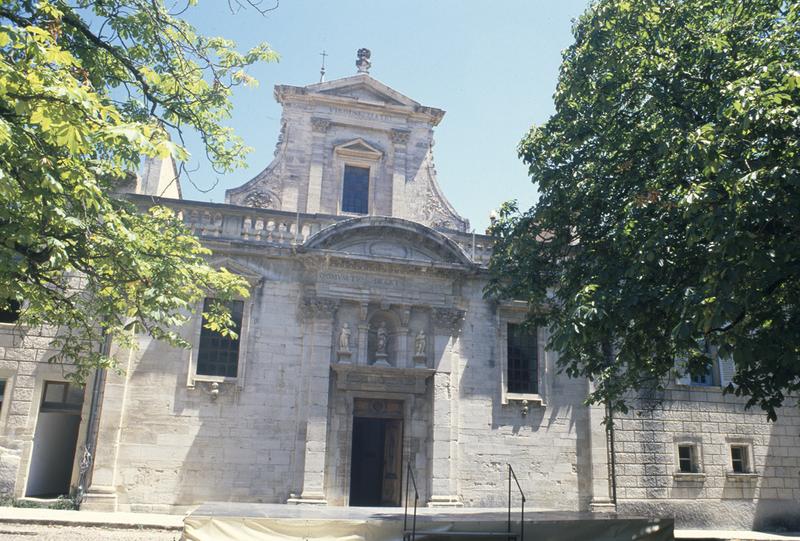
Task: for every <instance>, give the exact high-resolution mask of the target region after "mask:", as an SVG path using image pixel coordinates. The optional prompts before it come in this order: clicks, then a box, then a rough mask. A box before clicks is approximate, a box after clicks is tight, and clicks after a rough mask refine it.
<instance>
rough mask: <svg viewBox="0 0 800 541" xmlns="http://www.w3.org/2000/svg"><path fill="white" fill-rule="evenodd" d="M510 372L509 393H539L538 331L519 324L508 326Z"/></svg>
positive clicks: (508, 380) (508, 377) (508, 375)
mask: <svg viewBox="0 0 800 541" xmlns="http://www.w3.org/2000/svg"><path fill="white" fill-rule="evenodd" d="M507 347H508V357H507V363H508V365H507V366H508V371H507V374H506V376H507V380H506V381H507V388H508V392H509V393H530V394H537V393H538V392H539V360H538V358H537V349H538V347H537V341H536V330H535V329H533V330H529V329H528V328H526V327H524V326H523V325H520V324H517V323H509V324H508V344H507Z"/></svg>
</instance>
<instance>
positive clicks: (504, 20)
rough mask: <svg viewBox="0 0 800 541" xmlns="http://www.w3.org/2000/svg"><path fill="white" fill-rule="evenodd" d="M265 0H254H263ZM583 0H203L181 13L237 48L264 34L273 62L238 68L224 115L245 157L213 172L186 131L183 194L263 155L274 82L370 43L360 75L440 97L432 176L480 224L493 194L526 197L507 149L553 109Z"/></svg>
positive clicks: (226, 184) (332, 75) (215, 192)
mask: <svg viewBox="0 0 800 541" xmlns="http://www.w3.org/2000/svg"><path fill="white" fill-rule="evenodd" d="M268 2H270V0H264V4H263V5H267V3H268ZM587 6H588V1H587V0H527V1H524V0H495V1H494V2H478V1H474V0H462V1H456V0H402V1H398V0H394V1H392V2H388V1H385V0H372V1H364V0H359V1H355V0H326V1H323V0H316V1H312V0H281V1H280V5H279V6H278V8H277V9H275V10H273V11H271V12H269V13H268V14H267V15H265V16H261V15H260V14H258V13H257V12H256V11H254V10H253V9H249V10H242V11H239V12H238V13H236V14H233V13H231V11H230V10H229V8H228V1H227V0H204V1H201V2H200V3H199V6H198V7H196V8H193V9H191V10H189V12H187V13H186V14H185V17H186V18H187V19H188V20H189V21H190V22H191V23H192V24H194V25H195V26H196V27H197V29H198V31H199V32H201V33H203V34H206V35H218V36H224V37H226V38H230V39H233V40H234V41H236V42H237V44H238V46H239V48H240V50H241V49H244V48H246V47H251V46H253V45H255V44H256V43H259V42H262V41H266V42H267V43H269V44H270V46H271V47H272V48H273V49H274V50H275V51H277V52H278V53H279V55H280V61H279V62H278V63H269V64H261V65H258V66H255V67H252V68H250V69H249V70H248V71H249V73H250V74H251V75H253V76H255V77H256V78H257V79H258V80H259V83H260V84H259V86H258V87H256V88H238V89H236V91H235V93H234V97H233V104H234V112H233V117H232V118H231V119H230V121H229V122H228V124H229V125H230V126H232V127H233V128H234V130H235V131H236V133H237V134H239V135H240V136H242V137H243V138H244V139H245V142H246V143H247V144H248V145H250V146H251V147H253V148H254V151H253V152H252V153H251V154H250V155H249V156H248V167H247V168H245V169H239V170H237V171H235V172H233V173H229V174H226V175H224V176H219V175H217V174H216V173H215V172H214V171H213V170H212V169H211V168H210V166H208V164H207V163H205V162H204V161H203V160H202V159H200V158H199V156H202V152H201V151H200V146H199V142H198V141H197V140H193V139H190V140H189V145H190V146H189V151H190V152H192V154H193V155H194V156H198V158H193V159H192V160H191V161H190V163H189V165H190V166H192V167H198V169H197V171H195V172H194V173H193V174H192V178H193V180H194V182H195V184H197V186H198V187H199V188H202V189H203V190H208V189H209V188H211V187H212V186H214V184H215V182H216V186H215V187H214V188H213V189H211V190H210V191H205V192H203V191H200V190H198V189H197V188H195V187H194V186H192V185H191V184H190V183H188V182H186V181H184V182H183V183H182V188H183V196H184V197H185V198H187V199H194V200H201V201H214V202H222V201H224V198H225V190H226V189H229V188H233V187H235V186H239V185H241V184H243V183H244V182H246V181H247V180H249V179H251V178H252V177H254V176H255V175H256V174H257V173H259V172H260V171H261V170H262V169H264V168H265V167H266V166H267V165H269V163H270V161H271V160H272V157H273V150H274V148H275V143H276V142H277V138H278V132H279V129H280V115H281V109H280V106H279V105H278V104H277V103H276V102H275V99H274V98H273V95H272V89H273V87H274V86H275V85H276V84H289V85H298V86H302V85H307V84H312V83H316V82H319V70H320V64H321V60H322V56H321V55H320V53H321V52H322V51H323V50H324V51H325V52H326V53H327V55H328V56H327V57H326V71H327V74H326V80H328V81H330V80H333V79H337V78H340V77H347V76H350V75H354V74H355V73H356V67H355V60H356V50H358V49H359V48H361V47H366V48H368V49H370V50H371V51H372V59H371V60H372V68H371V70H370V75H371V76H372V77H374V78H376V79H378V80H380V81H381V82H383V83H384V84H387V85H389V86H390V87H392V88H394V89H395V90H397V91H398V92H401V93H403V94H405V95H407V96H408V97H410V98H412V99H414V100H416V101H417V102H419V103H421V104H423V105H427V106H430V107H437V108H440V109H444V110H445V111H446V114H445V116H444V119H443V120H442V122H441V124H439V126H438V127H437V128H436V130H435V132H434V138H435V141H436V145H435V147H434V159H435V164H436V170H437V172H438V181H439V184H440V186H441V187H442V190H443V192H444V193H445V195H446V196H447V198H448V199H449V200H450V202H451V203H452V204H453V206H454V207H455V209H456V210H457V211H458V212H459V214H461V215H462V216H464V217H465V218H467V219H469V220H470V223H471V227H472V228H474V229H475V231H477V232H483V230H484V229H485V228H486V227H487V225H488V222H489V213H490V211H491V210H492V209H493V208H497V207H498V206H499V205H500V204H501V203H502V202H503V201H507V200H509V199H517V200H518V201H519V203H520V205H521V206H523V207H528V206H530V205H532V204H533V203H534V202H535V200H536V187H535V185H534V184H533V183H532V182H531V179H530V178H529V177H528V174H527V168H526V166H525V165H524V164H523V163H522V161H521V160H520V159H519V158H518V157H517V145H518V144H519V141H520V140H521V139H522V138H523V137H524V136H525V134H526V132H527V131H528V129H529V128H530V127H531V126H532V125H534V124H541V123H544V122H545V121H546V120H547V118H548V117H549V116H550V115H551V114H552V113H553V99H552V96H553V92H554V91H555V87H556V83H557V80H558V69H559V65H560V62H561V52H562V51H563V50H564V49H566V48H567V47H568V46H569V45H570V44H571V43H572V42H573V38H572V34H571V29H572V21H573V19H575V18H577V17H578V16H579V15H580V14H581V13H582V12H583V11H584V10H585V9H586V7H587Z"/></svg>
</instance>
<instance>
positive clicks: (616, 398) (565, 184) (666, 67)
mask: <svg viewBox="0 0 800 541" xmlns="http://www.w3.org/2000/svg"><path fill="white" fill-rule="evenodd" d="M573 32H574V37H575V43H574V44H573V45H572V46H571V47H569V49H567V50H566V51H565V53H564V56H563V63H562V66H561V72H560V77H559V82H558V87H557V90H556V94H555V109H556V112H555V114H554V115H553V116H552V117H551V118H550V119H549V120H548V121H547V122H546V123H545V124H544V125H542V126H535V127H533V128H532V129H531V130H530V132H529V133H528V135H527V136H526V137H525V138H524V140H523V141H522V142H521V144H520V147H519V152H520V156H521V157H522V158H523V160H524V161H525V163H526V164H527V165H528V166H529V171H530V174H531V176H532V178H533V180H534V181H535V182H536V183H537V184H538V186H539V190H540V199H539V200H538V202H537V204H536V205H535V206H534V207H533V208H531V209H529V210H527V211H524V212H520V211H518V209H517V208H516V207H515V205H514V204H513V203H509V204H506V205H505V206H504V207H503V209H502V211H501V216H500V219H499V220H498V221H497V223H496V224H495V226H494V229H493V232H494V234H495V235H496V237H497V241H498V244H497V246H496V248H495V254H494V257H493V259H492V262H491V265H490V269H491V272H492V280H491V283H490V285H489V287H488V289H487V291H488V293H490V294H492V295H497V296H500V297H513V298H518V299H526V300H528V301H530V302H531V304H532V305H533V306H537V307H543V308H542V310H540V311H538V312H537V313H536V314H534V315H532V316H531V321H533V322H538V323H539V324H549V325H550V327H551V331H552V332H551V344H550V345H551V347H553V348H555V349H556V350H558V351H560V352H561V365H562V367H563V368H564V369H565V370H566V372H567V373H568V374H569V375H571V376H575V377H579V376H580V377H588V378H590V379H592V380H594V381H595V391H594V393H593V394H592V396H591V398H590V399H591V400H592V401H595V402H607V403H609V404H611V405H612V406H613V407H614V408H616V409H625V408H626V406H625V396H626V392H628V391H631V390H635V389H641V388H651V389H663V388H664V386H665V385H666V384H667V383H668V382H669V381H670V380H672V371H673V368H674V363H675V359H683V360H686V361H687V363H686V366H687V370H688V371H689V372H690V373H692V374H701V373H703V372H704V371H705V370H707V369H708V367H709V366H711V365H712V363H713V357H714V356H715V355H719V356H721V357H729V356H732V357H733V360H734V362H735V366H736V375H735V378H734V381H733V385H731V386H729V387H728V389H727V391H728V392H735V393H736V394H737V395H744V396H747V397H748V398H749V400H748V407H749V406H753V405H756V404H757V405H759V406H761V407H762V408H763V409H764V410H766V412H767V414H768V416H769V418H771V419H775V417H776V408H778V407H779V406H780V405H781V404H782V403H783V402H784V400H785V398H786V396H787V394H788V393H796V392H797V391H798V389H800V356H799V355H798V352H800V304H799V303H800V174H798V169H800V2H798V1H797V0H788V1H787V0H747V1H742V0H636V1H633V0H600V1H599V2H597V3H596V4H594V5H593V6H592V7H591V8H590V9H589V10H588V11H587V12H586V13H585V14H584V15H583V16H582V17H581V18H580V19H579V20H578V21H577V22H576V23H575V25H574V29H573Z"/></svg>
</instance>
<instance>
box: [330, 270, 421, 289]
mask: <svg viewBox="0 0 800 541" xmlns="http://www.w3.org/2000/svg"><path fill="white" fill-rule="evenodd" d="M317 279H318V281H320V282H331V283H336V284H347V285H352V286H357V287H377V288H395V289H401V288H403V287H404V286H405V282H406V280H405V278H403V277H402V276H381V275H377V274H362V273H355V272H347V271H341V270H324V271H320V273H319V275H318V276H317Z"/></svg>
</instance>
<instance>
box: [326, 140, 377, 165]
mask: <svg viewBox="0 0 800 541" xmlns="http://www.w3.org/2000/svg"><path fill="white" fill-rule="evenodd" d="M334 150H335V151H336V152H338V153H341V154H351V155H359V156H362V157H365V158H369V159H375V160H377V159H380V158H381V156H383V152H382V151H381V150H380V149H377V148H375V147H374V146H372V145H370V144H369V143H367V142H366V141H364V140H363V139H361V138H360V137H359V138H357V139H353V140H352V141H348V142H346V143H342V144H341V145H336V147H335V149H334Z"/></svg>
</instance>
